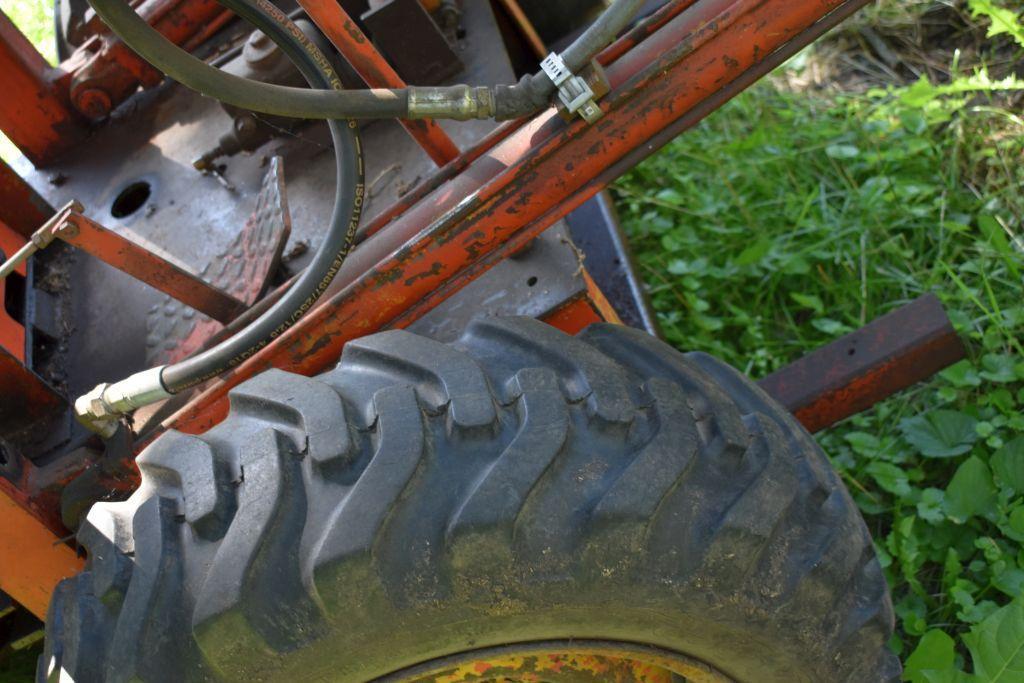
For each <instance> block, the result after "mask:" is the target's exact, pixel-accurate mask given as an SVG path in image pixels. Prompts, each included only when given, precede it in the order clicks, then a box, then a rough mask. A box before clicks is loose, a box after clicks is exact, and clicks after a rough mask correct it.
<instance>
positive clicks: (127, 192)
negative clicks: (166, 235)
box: [110, 180, 152, 218]
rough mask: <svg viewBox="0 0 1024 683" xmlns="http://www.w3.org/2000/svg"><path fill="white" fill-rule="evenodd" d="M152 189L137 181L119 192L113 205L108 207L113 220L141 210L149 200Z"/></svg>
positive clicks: (147, 184) (143, 182) (146, 184)
mask: <svg viewBox="0 0 1024 683" xmlns="http://www.w3.org/2000/svg"><path fill="white" fill-rule="evenodd" d="M151 192H152V189H151V188H150V186H149V183H147V182H146V181H145V180H139V181H137V182H134V183H132V184H131V185H129V186H128V187H126V188H124V189H123V190H121V194H119V195H117V197H116V198H115V199H114V203H113V204H111V205H110V215H111V216H113V217H114V218H125V217H126V216H131V215H132V214H133V213H135V212H136V211H138V210H139V209H141V208H142V205H143V204H145V203H146V200H147V199H149V195H150V193H151Z"/></svg>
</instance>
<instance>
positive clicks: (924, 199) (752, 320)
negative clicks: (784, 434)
mask: <svg viewBox="0 0 1024 683" xmlns="http://www.w3.org/2000/svg"><path fill="white" fill-rule="evenodd" d="M798 63H799V60H798ZM791 68H792V67H791ZM986 79H987V77H986V76H983V75H977V76H975V75H972V76H965V77H963V78H961V79H958V80H957V81H955V83H956V87H946V88H937V87H934V86H931V85H930V84H929V83H927V82H921V83H919V84H917V85H914V86H911V87H909V88H903V89H895V88H893V89H889V90H887V91H882V90H876V91H870V92H860V93H854V94H844V93H841V92H835V91H831V92H828V91H826V92H817V93H812V92H810V91H805V92H790V91H787V90H785V89H783V88H781V87H777V86H776V85H775V84H773V83H762V84H761V85H759V86H757V87H755V88H754V89H753V90H752V91H750V92H748V93H746V94H744V95H743V96H741V97H739V98H737V99H736V100H734V101H733V102H732V103H730V104H729V105H727V106H726V107H725V108H724V109H723V110H722V111H720V112H718V113H717V114H715V115H714V116H712V117H710V118H709V119H708V120H707V121H705V122H704V123H703V124H701V125H700V126H699V127H698V128H696V129H695V130H693V131H691V132H690V133H688V134H686V135H684V136H682V137H681V138H679V139H677V140H676V141H675V142H673V143H672V144H670V145H669V146H668V147H667V148H666V149H665V150H664V151H662V152H661V153H660V154H659V155H658V156H656V157H654V158H652V159H650V160H648V161H647V162H646V163H644V164H643V165H641V166H640V167H638V168H637V169H635V170H634V171H633V172H632V173H630V174H629V175H627V176H626V177H625V178H623V179H622V180H621V181H620V182H619V183H618V184H617V185H616V187H615V194H616V196H617V199H618V205H619V209H620V212H621V215H622V219H623V223H624V225H625V227H626V229H627V231H628V233H629V235H630V237H631V239H632V244H633V248H634V250H635V251H636V255H637V258H638V261H639V264H640V267H641V268H642V271H643V276H644V277H645V279H646V280H647V282H648V285H649V289H650V293H651V297H652V303H653V306H654V308H655V309H656V311H657V313H658V317H659V319H660V322H661V324H662V326H663V329H664V332H665V334H666V336H667V338H668V340H669V341H670V342H671V343H672V344H674V345H675V346H677V347H679V348H680V349H683V350H701V351H707V352H709V353H712V354H715V355H717V356H719V357H721V358H724V359H725V360H727V361H729V362H731V363H732V364H734V365H735V366H736V367H738V368H740V369H742V370H743V371H745V372H747V373H749V374H751V375H753V376H754V377H761V376H764V375H766V374H768V373H769V372H771V371H773V370H775V369H777V368H779V367H781V366H783V365H785V364H786V363H788V362H790V361H792V360H794V359H796V358H798V357H799V356H801V355H802V354H804V353H806V352H808V351H810V350H812V349H814V348H816V347H818V346H820V345H822V344H825V343H827V342H829V341H831V340H832V339H834V338H835V337H837V336H839V335H842V334H844V333H846V332H849V331H851V330H853V329H855V328H857V327H859V326H861V325H863V324H864V323H866V322H869V321H870V320H872V319H874V318H876V317H878V316H880V315H883V314H885V313H887V312H889V311H891V310H893V309H894V308H896V307H898V306H901V305H903V304H905V303H907V302H909V301H910V300H912V299H914V298H915V297H918V296H920V295H922V294H924V293H926V292H934V293H936V294H937V295H938V296H939V297H940V298H941V300H942V301H943V303H944V304H945V306H946V308H947V310H948V311H949V314H950V317H951V318H952V320H953V321H954V324H955V326H956V327H957V329H958V330H959V332H960V333H961V335H962V336H963V338H964V339H965V340H966V341H967V343H968V345H969V347H970V360H968V361H965V362H962V363H960V364H958V365H957V366H955V367H954V368H952V369H950V370H949V371H946V372H944V373H943V374H942V375H941V376H939V377H937V378H935V379H934V380H933V381H930V382H928V383H926V384H923V385H919V386H917V387H914V388H913V389H911V390H908V391H906V392H904V393H902V394H901V395H899V396H898V397H896V398H893V399H890V400H888V401H885V402H883V403H881V404H879V405H877V406H875V407H874V408H873V409H872V410H870V411H869V412H867V413H864V414H862V415H860V416H857V417H855V418H852V419H850V420H848V421H846V422H845V423H843V424H841V425H839V426H837V427H835V428H833V429H831V430H829V431H828V432H826V433H824V434H823V435H820V437H819V441H820V442H821V444H822V446H823V447H824V449H825V451H826V452H827V453H828V454H829V455H830V456H831V458H832V461H833V463H834V464H835V466H836V467H837V469H838V470H839V472H840V473H841V475H842V477H843V479H844V480H845V482H846V484H847V487H848V488H849V489H850V492H851V493H852V494H853V496H854V498H855V499H856V501H857V503H858V505H859V506H860V508H861V510H862V512H863V513H864V516H865V519H866V520H867V523H868V526H869V527H870V529H871V532H872V534H873V535H874V537H875V539H876V546H877V549H878V554H879V557H880V559H881V561H882V564H883V567H884V568H885V572H886V576H887V578H888V580H889V583H890V585H891V587H892V591H893V596H894V601H895V603H896V612H897V636H896V637H895V638H894V639H893V642H892V643H891V646H892V647H893V648H894V649H895V650H896V652H898V653H900V654H901V655H902V656H903V657H904V659H905V661H907V667H908V674H907V677H908V678H909V679H910V680H915V681H954V680H973V681H986V680H1000V681H1007V682H1009V681H1011V680H1013V681H1019V680H1024V655H1022V654H1021V653H1022V648H1024V599H1018V600H1017V601H1016V602H1015V603H1014V602H1013V601H1014V599H1015V598H1018V596H1020V595H1021V593H1022V587H1024V544H1022V541H1024V414H1022V409H1021V406H1022V405H1024V354H1022V348H1021V343H1022V337H1024V297H1022V296H1021V292H1022V274H1024V257H1022V254H1024V251H1022V246H1024V239H1022V236H1021V232H1020V230H1021V225H1022V220H1021V219H1022V216H1024V197H1022V196H1021V193H1020V190H1021V186H1022V181H1024V171H1022V169H1021V167H1020V163H1019V160H1020V158H1021V154H1022V152H1024V136H1022V134H1024V121H1022V120H1021V119H1020V118H1019V117H1017V116H1016V115H1015V114H1014V113H1013V112H1012V111H1010V110H1008V109H1004V108H1002V107H1001V106H1000V105H999V100H996V99H993V98H994V97H997V96H998V94H999V93H1000V91H1002V90H1003V89H1006V88H1009V89H1019V88H1020V84H1019V83H1017V82H1014V81H1006V82H1003V83H1000V84H999V86H991V80H992V79H987V80H986ZM1011 603H1012V606H1010V607H1006V609H1003V610H1002V611H997V610H999V608H1000V607H1003V606H1006V605H1011ZM1000 624H1001V628H1003V629H1004V632H1003V635H1004V636H1005V635H1007V634H1009V636H1010V639H1011V641H1012V642H1013V643H1015V644H1016V646H1017V650H1016V652H1015V653H1014V652H1013V651H1011V652H1008V653H1005V655H1006V658H1011V657H1016V658H1017V659H1016V660H1015V661H1016V663H1015V664H1014V665H1013V666H1016V667H1018V670H1017V671H1018V672H1017V674H1016V675H1017V677H1016V678H1012V677H1010V676H1009V675H1008V674H1004V677H1003V678H999V677H998V676H996V675H995V674H993V673H992V671H998V670H999V665H1000V662H998V661H995V662H994V661H993V659H992V658H991V657H990V656H989V655H991V654H992V653H986V652H981V651H980V650H983V649H984V648H980V647H979V646H978V643H979V642H980V641H979V638H980V639H981V640H985V638H984V637H983V636H981V635H979V636H974V635H972V634H971V630H972V629H974V630H975V631H976V632H977V633H979V634H985V633H989V632H990V631H992V629H993V628H994V627H995V626H996V625H1000ZM926 634H927V638H924V639H923V640H922V636H925V635H926ZM944 634H948V636H950V637H947V636H946V635H944ZM919 646H920V647H919ZM972 646H973V648H974V649H972ZM918 647H919V649H918V652H917V654H916V655H915V656H914V657H913V658H910V655H911V653H912V652H914V650H915V648H918ZM976 650H978V651H977V652H976ZM996 659H998V657H996ZM1007 661H1009V659H1007ZM1001 664H1006V662H1005V661H1004V662H1001ZM972 667H973V669H972ZM923 669H932V670H933V671H931V672H929V673H923V672H922V670H923ZM961 669H966V670H967V671H972V670H973V672H974V673H973V676H974V678H964V676H965V674H963V673H962V672H961V671H959V670H961Z"/></svg>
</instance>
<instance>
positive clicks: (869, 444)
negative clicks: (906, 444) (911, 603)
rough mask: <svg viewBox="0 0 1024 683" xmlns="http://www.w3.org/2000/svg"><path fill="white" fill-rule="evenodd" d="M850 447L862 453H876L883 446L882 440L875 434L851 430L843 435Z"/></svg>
mask: <svg viewBox="0 0 1024 683" xmlns="http://www.w3.org/2000/svg"><path fill="white" fill-rule="evenodd" d="M843 439H845V440H846V443H848V444H850V447H851V448H853V450H854V451H855V452H857V453H860V454H861V455H869V456H871V455H875V454H877V453H878V450H879V448H880V447H881V442H880V441H879V440H878V437H877V436H875V435H874V434H868V433H867V432H850V433H849V434H847V435H846V436H844V437H843Z"/></svg>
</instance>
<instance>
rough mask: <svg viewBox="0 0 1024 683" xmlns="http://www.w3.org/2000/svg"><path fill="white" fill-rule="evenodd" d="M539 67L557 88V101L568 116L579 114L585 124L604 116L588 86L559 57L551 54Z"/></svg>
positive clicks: (592, 91)
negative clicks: (560, 102) (558, 100)
mask: <svg viewBox="0 0 1024 683" xmlns="http://www.w3.org/2000/svg"><path fill="white" fill-rule="evenodd" d="M540 66H541V68H542V69H543V70H544V73H545V74H547V76H548V78H550V79H551V82H552V83H554V84H555V87H556V88H558V99H560V100H561V101H562V104H563V105H564V106H565V109H566V111H568V112H569V113H570V114H579V115H580V116H581V117H583V120H584V121H586V122H587V123H595V122H596V121H597V120H598V119H600V118H601V117H602V116H604V111H602V109H601V107H599V106H598V105H597V99H596V97H595V94H594V90H593V89H592V88H591V87H590V84H589V83H587V81H586V80H585V79H584V78H582V77H580V76H577V75H575V74H573V72H571V71H569V67H567V66H566V65H565V61H564V60H563V59H562V56H561V55H559V54H557V53H554V52H552V53H551V54H550V55H548V56H547V58H546V59H545V60H544V61H543V62H541V63H540Z"/></svg>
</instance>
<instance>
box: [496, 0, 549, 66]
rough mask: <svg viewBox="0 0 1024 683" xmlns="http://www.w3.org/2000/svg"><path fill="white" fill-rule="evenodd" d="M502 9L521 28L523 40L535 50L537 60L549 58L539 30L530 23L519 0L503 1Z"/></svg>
mask: <svg viewBox="0 0 1024 683" xmlns="http://www.w3.org/2000/svg"><path fill="white" fill-rule="evenodd" d="M501 5H502V7H504V8H505V11H506V12H508V13H509V16H511V17H512V20H513V21H514V22H515V23H516V26H518V27H519V31H520V32H521V33H522V34H523V38H524V39H526V42H527V43H528V44H529V45H530V49H531V50H533V54H535V55H536V56H537V59H540V60H543V59H544V58H545V57H547V56H548V48H547V46H546V45H545V44H544V41H543V40H542V39H541V37H540V34H539V33H537V28H536V27H535V26H534V25H533V22H532V21H530V17H528V16H526V12H524V11H523V8H522V7H521V6H520V5H519V2H518V0H501Z"/></svg>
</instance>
